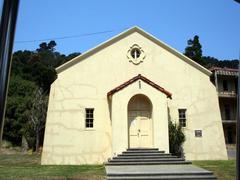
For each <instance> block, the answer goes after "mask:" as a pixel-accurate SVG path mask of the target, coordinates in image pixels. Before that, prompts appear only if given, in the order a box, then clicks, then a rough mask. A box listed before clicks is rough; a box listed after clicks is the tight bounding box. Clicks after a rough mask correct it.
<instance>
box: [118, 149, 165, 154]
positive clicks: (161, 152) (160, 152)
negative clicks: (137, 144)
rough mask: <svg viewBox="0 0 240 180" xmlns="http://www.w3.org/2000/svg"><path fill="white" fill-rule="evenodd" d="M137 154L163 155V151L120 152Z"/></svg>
mask: <svg viewBox="0 0 240 180" xmlns="http://www.w3.org/2000/svg"><path fill="white" fill-rule="evenodd" d="M138 153H142V154H144V153H149V154H151V153H153V154H155V153H159V154H164V151H155V150H153V151H140V150H139V151H123V152H122V154H138Z"/></svg>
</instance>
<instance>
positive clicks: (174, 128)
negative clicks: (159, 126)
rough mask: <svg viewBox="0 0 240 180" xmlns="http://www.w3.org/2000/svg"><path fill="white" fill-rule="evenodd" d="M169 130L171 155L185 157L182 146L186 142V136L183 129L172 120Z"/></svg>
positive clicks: (169, 122)
mask: <svg viewBox="0 0 240 180" xmlns="http://www.w3.org/2000/svg"><path fill="white" fill-rule="evenodd" d="M168 129H169V149H170V153H172V154H173V155H177V156H183V149H182V144H183V143H184V141H185V135H184V133H183V131H182V127H181V126H180V125H178V124H176V123H175V124H174V123H173V122H172V121H171V120H169V121H168Z"/></svg>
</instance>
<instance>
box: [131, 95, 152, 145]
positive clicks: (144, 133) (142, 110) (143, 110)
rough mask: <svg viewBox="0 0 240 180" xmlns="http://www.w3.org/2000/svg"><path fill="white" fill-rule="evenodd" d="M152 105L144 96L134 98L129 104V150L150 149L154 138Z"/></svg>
mask: <svg viewBox="0 0 240 180" xmlns="http://www.w3.org/2000/svg"><path fill="white" fill-rule="evenodd" d="M151 116H152V103H151V101H150V100H149V98H148V97H146V96H145V95H142V94H138V95H135V96H133V97H132V98H131V99H130V100H129V102H128V143H129V148H150V147H152V144H153V142H152V141H153V140H152V139H153V138H152V134H153V133H152V129H153V128H152V118H151Z"/></svg>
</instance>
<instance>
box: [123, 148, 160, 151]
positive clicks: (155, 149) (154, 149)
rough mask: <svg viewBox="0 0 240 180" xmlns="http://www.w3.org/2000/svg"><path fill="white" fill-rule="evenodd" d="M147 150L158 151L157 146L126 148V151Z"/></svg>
mask: <svg viewBox="0 0 240 180" xmlns="http://www.w3.org/2000/svg"><path fill="white" fill-rule="evenodd" d="M148 150H153V151H158V148H128V149H127V151H148Z"/></svg>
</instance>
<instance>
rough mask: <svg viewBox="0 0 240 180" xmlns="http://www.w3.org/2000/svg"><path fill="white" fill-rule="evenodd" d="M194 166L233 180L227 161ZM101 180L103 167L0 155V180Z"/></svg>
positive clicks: (232, 165) (232, 168)
mask: <svg viewBox="0 0 240 180" xmlns="http://www.w3.org/2000/svg"><path fill="white" fill-rule="evenodd" d="M193 164H194V165H197V166H199V167H202V168H204V169H207V170H210V171H213V173H214V174H215V175H216V176H217V177H218V179H219V180H226V179H227V180H234V179H235V173H236V169H235V167H236V164H235V161H234V160H228V161H193ZM1 179H4V180H5V179H8V180H10V179H11V180H13V179H14V180H15V179H18V180H19V179H20V180H33V179H34V180H39V179H40V180H50V179H54V180H59V179H60V180H66V179H68V180H70V179H71V180H74V179H75V180H77V179H78V180H79V179H81V180H89V179H90V180H103V179H105V168H104V166H103V165H80V166H71V165H68V166H49V165H48V166H46V165H44V166H41V165H40V155H21V154H11V155H3V154H0V180H1Z"/></svg>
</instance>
